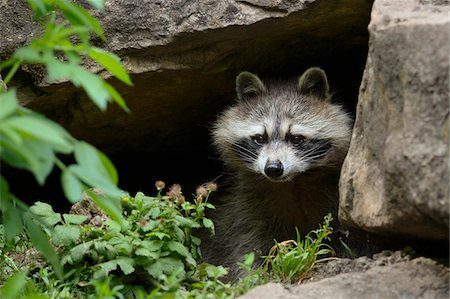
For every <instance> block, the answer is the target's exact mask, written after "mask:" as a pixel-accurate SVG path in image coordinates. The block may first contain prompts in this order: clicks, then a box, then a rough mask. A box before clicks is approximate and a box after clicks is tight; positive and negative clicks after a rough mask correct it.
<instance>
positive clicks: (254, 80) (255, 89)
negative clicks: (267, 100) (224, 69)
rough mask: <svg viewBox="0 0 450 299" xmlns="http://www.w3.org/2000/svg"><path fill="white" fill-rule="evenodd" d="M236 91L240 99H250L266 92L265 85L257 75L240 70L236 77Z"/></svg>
mask: <svg viewBox="0 0 450 299" xmlns="http://www.w3.org/2000/svg"><path fill="white" fill-rule="evenodd" d="M236 92H237V97H238V99H239V100H240V101H242V100H248V99H251V98H253V97H255V96H257V95H260V94H263V93H265V92H266V87H265V86H264V83H263V82H262V81H261V79H259V78H258V76H256V75H254V74H252V73H249V72H242V73H240V74H239V75H238V76H237V77H236Z"/></svg>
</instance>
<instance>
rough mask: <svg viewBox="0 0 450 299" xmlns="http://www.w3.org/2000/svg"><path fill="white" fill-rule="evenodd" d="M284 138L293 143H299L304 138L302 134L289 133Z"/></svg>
mask: <svg viewBox="0 0 450 299" xmlns="http://www.w3.org/2000/svg"><path fill="white" fill-rule="evenodd" d="M286 139H287V140H288V141H289V142H290V143H292V144H293V145H299V144H301V143H302V142H303V141H304V140H305V137H304V136H302V135H290V136H288V137H287V138H286Z"/></svg>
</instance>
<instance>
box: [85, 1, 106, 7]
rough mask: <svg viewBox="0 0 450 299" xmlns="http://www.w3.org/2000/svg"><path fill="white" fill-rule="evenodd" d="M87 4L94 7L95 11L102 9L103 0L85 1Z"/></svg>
mask: <svg viewBox="0 0 450 299" xmlns="http://www.w3.org/2000/svg"><path fill="white" fill-rule="evenodd" d="M86 2H87V3H89V4H90V5H92V6H94V7H95V8H97V9H102V8H103V5H104V2H105V1H104V0H86Z"/></svg>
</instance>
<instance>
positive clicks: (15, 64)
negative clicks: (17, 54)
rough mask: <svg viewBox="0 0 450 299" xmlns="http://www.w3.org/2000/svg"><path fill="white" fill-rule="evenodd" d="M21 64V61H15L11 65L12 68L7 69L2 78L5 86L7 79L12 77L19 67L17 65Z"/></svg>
mask: <svg viewBox="0 0 450 299" xmlns="http://www.w3.org/2000/svg"><path fill="white" fill-rule="evenodd" d="M21 64H22V61H20V60H19V61H16V63H14V65H13V66H12V68H11V69H10V70H9V72H8V75H6V78H5V80H3V83H4V84H5V85H6V86H7V85H8V83H9V81H10V80H11V79H12V77H14V74H15V73H16V72H17V70H18V69H19V66H20V65H21Z"/></svg>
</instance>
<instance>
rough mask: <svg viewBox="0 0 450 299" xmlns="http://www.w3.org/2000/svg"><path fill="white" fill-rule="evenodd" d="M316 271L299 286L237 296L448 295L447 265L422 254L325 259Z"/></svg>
mask: <svg viewBox="0 0 450 299" xmlns="http://www.w3.org/2000/svg"><path fill="white" fill-rule="evenodd" d="M320 268H322V269H320ZM324 268H327V269H324ZM318 271H319V273H321V275H317V274H316V275H314V276H313V279H312V280H309V281H307V282H303V283H302V284H300V285H298V286H290V287H288V288H284V287H283V286H282V285H280V284H275V283H271V284H267V285H264V286H261V287H257V288H255V289H253V290H250V291H249V292H248V293H247V294H245V295H243V296H241V297H239V298H240V299H253V298H255V299H256V298H258V299H266V298H267V299H269V298H270V299H277V298H286V299H294V298H296V299H297V298H298V299H300V298H301V299H308V298H311V299H313V298H323V299H327V298H330V299H339V298H343V299H344V298H345V299H352V298H355V299H360V298H386V299H387V298H434V299H439V298H448V296H449V285H448V281H449V269H448V268H447V267H445V266H443V265H441V264H438V263H436V262H435V261H433V260H431V259H427V258H424V257H419V258H415V259H412V260H409V257H408V256H405V255H403V254H402V253H401V252H395V253H390V252H383V253H380V254H378V255H375V256H374V257H373V259H370V258H367V257H361V258H358V259H355V260H350V259H337V260H334V261H329V262H326V263H325V265H322V266H320V267H319V270H318ZM327 272H328V274H325V273H327ZM338 272H340V273H338ZM324 276H325V277H326V278H323V277H324Z"/></svg>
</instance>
